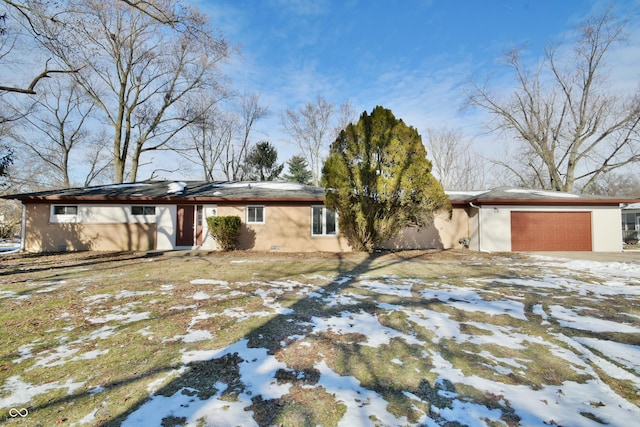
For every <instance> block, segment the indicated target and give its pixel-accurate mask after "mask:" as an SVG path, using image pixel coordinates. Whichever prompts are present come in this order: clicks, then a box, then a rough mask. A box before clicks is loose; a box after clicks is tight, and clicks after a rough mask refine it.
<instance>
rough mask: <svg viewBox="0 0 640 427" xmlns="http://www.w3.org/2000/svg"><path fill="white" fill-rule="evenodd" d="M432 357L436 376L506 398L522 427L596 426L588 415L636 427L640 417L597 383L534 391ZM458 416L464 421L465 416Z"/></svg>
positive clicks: (435, 354) (433, 353)
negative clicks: (466, 374)
mask: <svg viewBox="0 0 640 427" xmlns="http://www.w3.org/2000/svg"><path fill="white" fill-rule="evenodd" d="M430 353H431V357H432V362H433V365H434V367H433V369H432V371H433V372H435V373H437V374H439V375H440V376H441V378H442V379H446V380H448V381H450V382H451V383H453V384H456V383H459V384H466V385H468V386H471V387H474V388H476V389H478V390H482V391H483V392H484V393H491V394H493V395H496V396H503V399H504V400H505V401H506V402H507V403H508V404H509V406H510V407H511V408H513V409H514V411H515V414H516V415H518V416H519V417H520V425H527V426H529V425H570V426H575V427H593V426H594V425H596V424H595V423H594V421H593V420H591V419H589V418H587V417H585V416H581V414H585V413H588V414H594V415H595V416H597V417H598V418H599V419H600V420H602V421H603V423H604V424H610V425H621V426H622V425H635V423H636V422H637V418H638V416H640V408H638V407H637V406H635V405H633V404H631V403H629V402H628V401H626V400H625V399H623V398H622V397H620V396H619V395H617V394H616V393H615V392H614V391H613V390H611V389H610V388H609V387H608V386H607V385H606V384H604V383H603V382H601V381H600V380H597V379H591V380H588V381H586V382H584V383H576V382H573V381H565V382H564V383H562V384H561V385H550V386H544V387H542V388H540V389H537V390H533V389H531V388H530V387H528V386H524V385H511V384H506V383H503V382H496V381H491V380H488V379H486V378H482V377H478V376H476V375H472V376H465V375H464V374H463V373H462V371H461V370H460V369H456V368H454V367H453V365H452V364H451V362H449V361H448V360H446V359H444V358H443V357H442V356H441V355H440V353H438V352H436V351H434V350H431V351H430ZM596 396H597V397H596ZM595 399H597V400H595ZM593 403H598V404H597V405H594V404H593ZM459 415H460V417H464V414H462V413H460V414H459Z"/></svg>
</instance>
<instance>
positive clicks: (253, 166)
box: [245, 141, 284, 181]
mask: <svg viewBox="0 0 640 427" xmlns="http://www.w3.org/2000/svg"><path fill="white" fill-rule="evenodd" d="M245 167H246V168H247V175H248V178H249V179H253V180H258V181H273V180H274V179H277V178H278V176H280V174H281V173H282V169H284V164H280V165H279V164H278V150H276V148H275V147H274V146H273V145H271V144H270V143H269V142H268V141H262V142H258V143H257V144H256V145H255V146H254V147H253V148H252V149H251V151H249V154H247V158H246V161H245Z"/></svg>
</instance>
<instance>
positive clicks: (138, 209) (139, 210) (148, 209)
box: [131, 206, 156, 215]
mask: <svg viewBox="0 0 640 427" xmlns="http://www.w3.org/2000/svg"><path fill="white" fill-rule="evenodd" d="M155 214H156V207H155V206H131V215H155Z"/></svg>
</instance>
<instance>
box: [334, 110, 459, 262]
mask: <svg viewBox="0 0 640 427" xmlns="http://www.w3.org/2000/svg"><path fill="white" fill-rule="evenodd" d="M322 184H323V185H324V187H325V188H326V189H327V195H326V201H325V203H326V205H327V207H329V208H331V209H334V210H336V211H337V212H338V215H339V216H338V218H339V224H340V230H341V232H342V233H343V234H345V236H346V237H347V239H348V241H349V244H350V245H351V246H352V247H353V248H354V249H356V250H362V251H367V252H372V251H373V250H374V249H375V248H376V246H377V245H378V244H379V243H380V242H382V241H384V240H386V239H389V238H392V237H394V236H395V235H397V233H398V232H399V231H400V230H401V229H402V228H404V227H407V226H410V225H417V226H427V225H429V224H430V223H431V222H432V221H433V217H434V214H435V213H436V212H438V211H441V210H445V209H449V210H450V209H451V207H450V203H449V200H448V198H447V196H446V195H445V193H444V190H443V188H442V186H441V185H440V183H439V182H438V181H437V180H436V179H435V178H434V177H433V175H431V162H430V161H429V160H427V153H426V150H425V148H424V145H423V144H422V139H421V137H420V135H419V134H418V132H417V131H416V129H415V128H413V127H411V126H408V125H406V124H405V123H404V122H403V121H402V120H398V119H396V118H395V117H394V115H393V113H392V112H391V110H388V109H385V108H383V107H380V106H378V107H376V108H375V109H374V110H373V111H372V112H371V114H370V115H369V114H367V113H366V112H364V113H363V114H362V115H361V116H360V120H359V121H358V123H357V124H353V123H352V124H349V125H348V126H347V128H346V129H344V130H343V131H341V132H340V135H339V136H338V138H337V139H336V141H335V142H334V143H333V144H332V145H331V150H330V152H329V157H328V158H327V160H326V162H325V163H324V167H323V170H322Z"/></svg>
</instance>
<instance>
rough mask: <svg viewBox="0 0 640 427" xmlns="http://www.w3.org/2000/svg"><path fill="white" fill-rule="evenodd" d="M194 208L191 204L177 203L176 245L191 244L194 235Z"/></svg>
mask: <svg viewBox="0 0 640 427" xmlns="http://www.w3.org/2000/svg"><path fill="white" fill-rule="evenodd" d="M194 217H195V209H194V206H193V205H178V224H177V226H178V229H177V230H176V231H177V234H176V246H193V243H194V236H195V228H194V225H195V221H194V219H195V218H194Z"/></svg>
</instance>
